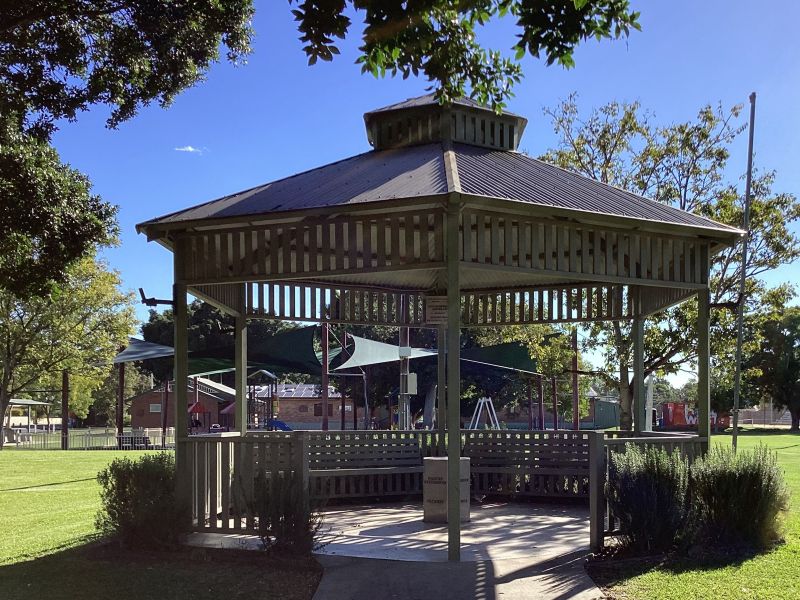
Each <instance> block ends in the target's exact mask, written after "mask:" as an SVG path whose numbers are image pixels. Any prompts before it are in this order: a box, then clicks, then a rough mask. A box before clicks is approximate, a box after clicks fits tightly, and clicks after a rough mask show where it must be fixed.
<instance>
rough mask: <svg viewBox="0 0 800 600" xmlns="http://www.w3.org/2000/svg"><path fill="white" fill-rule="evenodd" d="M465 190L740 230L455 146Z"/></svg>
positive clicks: (550, 169) (539, 165)
mask: <svg viewBox="0 0 800 600" xmlns="http://www.w3.org/2000/svg"><path fill="white" fill-rule="evenodd" d="M454 153H455V155H456V164H457V168H458V175H459V178H460V183H461V191H462V192H463V193H466V194H473V195H477V196H489V197H492V198H503V199H507V200H516V201H519V202H529V203H531V204H538V205H543V206H555V207H559V208H566V209H571V210H580V211H586V212H592V213H603V214H607V215H613V216H619V217H630V218H634V219H643V220H647V221H660V222H664V223H675V224H679V225H691V226H694V227H710V228H714V229H724V230H730V231H736V228H734V227H729V226H727V225H723V224H721V223H717V222H716V221H712V220H711V219H707V218H705V217H701V216H700V215H696V214H694V213H690V212H686V211H684V210H680V209H678V208H675V207H673V206H669V205H667V204H662V203H661V202H656V201H655V200H650V199H649V198H645V197H643V196H639V195H636V194H632V193H630V192H626V191H624V190H622V189H620V188H616V187H614V186H611V185H607V184H604V183H601V182H599V181H595V180H594V179H590V178H589V177H584V176H582V175H579V174H577V173H572V172H570V171H566V170H564V169H561V168H559V167H556V166H553V165H550V164H548V163H545V162H542V161H540V160H537V159H535V158H531V157H530V156H526V155H525V154H521V153H519V152H505V151H498V150H491V149H487V148H479V147H476V146H469V145H467V144H454Z"/></svg>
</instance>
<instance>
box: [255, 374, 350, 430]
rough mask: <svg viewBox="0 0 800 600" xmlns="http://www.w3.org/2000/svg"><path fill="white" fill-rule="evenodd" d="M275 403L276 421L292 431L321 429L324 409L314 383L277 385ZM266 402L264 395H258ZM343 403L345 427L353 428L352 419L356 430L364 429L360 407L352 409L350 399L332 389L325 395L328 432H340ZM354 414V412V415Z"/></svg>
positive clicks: (264, 393) (318, 389)
mask: <svg viewBox="0 0 800 600" xmlns="http://www.w3.org/2000/svg"><path fill="white" fill-rule="evenodd" d="M277 388H278V389H277V395H278V402H277V405H276V407H275V418H276V419H279V420H280V421H283V422H284V423H286V424H287V425H288V426H289V427H291V428H292V429H322V417H323V407H322V398H321V392H320V386H319V385H316V384H313V383H280V384H278V386H277ZM258 397H259V399H261V400H265V401H266V400H267V399H268V396H267V394H266V392H262V393H259V394H258ZM342 402H344V414H345V428H346V429H353V421H354V417H355V419H357V423H358V424H357V426H356V428H357V429H361V428H363V419H364V410H363V407H358V406H355V405H354V403H353V400H352V399H350V398H342V394H341V393H339V392H338V391H336V390H335V389H334V388H330V390H329V392H328V424H329V428H330V429H341V407H342ZM354 411H355V412H354Z"/></svg>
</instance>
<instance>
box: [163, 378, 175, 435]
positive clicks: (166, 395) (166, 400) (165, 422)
mask: <svg viewBox="0 0 800 600" xmlns="http://www.w3.org/2000/svg"><path fill="white" fill-rule="evenodd" d="M168 409H169V376H167V380H166V381H165V382H164V393H163V394H162V396H161V444H162V446H166V445H167V427H169V423H168V419H167V414H168V413H167V411H168ZM176 437H177V432H176Z"/></svg>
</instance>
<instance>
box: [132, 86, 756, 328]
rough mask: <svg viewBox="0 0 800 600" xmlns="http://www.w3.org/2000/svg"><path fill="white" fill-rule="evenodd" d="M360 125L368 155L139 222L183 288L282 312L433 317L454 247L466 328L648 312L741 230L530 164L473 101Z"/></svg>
mask: <svg viewBox="0 0 800 600" xmlns="http://www.w3.org/2000/svg"><path fill="white" fill-rule="evenodd" d="M364 122H365V125H366V130H367V138H368V140H369V143H370V144H371V145H372V147H373V149H372V150H371V151H369V152H365V153H363V154H359V155H357V156H353V157H351V158H347V159H344V160H340V161H338V162H334V163H331V164H329V165H325V166H322V167H318V168H316V169H311V170H309V171H305V172H302V173H298V174H296V175H293V176H291V177H286V178H283V179H278V180H276V181H272V182H269V183H265V184H263V185H260V186H256V187H254V188H251V189H249V190H245V191H242V192H237V193H235V194H231V195H229V196H225V197H223V198H219V199H216V200H212V201H210V202H206V203H204V204H200V205H197V206H194V207H191V208H187V209H184V210H181V211H178V212H174V213H172V214H169V215H166V216H163V217H160V218H157V219H153V220H151V221H147V222H145V223H141V224H140V225H138V226H137V229H138V230H139V231H140V232H144V233H146V234H147V236H148V238H150V239H154V240H158V241H159V243H161V244H163V245H164V246H166V247H168V248H170V249H171V250H173V251H174V252H175V259H176V281H180V282H181V283H183V284H185V285H187V286H188V288H189V289H190V291H191V292H192V294H194V295H195V296H197V297H200V298H202V299H204V300H206V301H208V302H212V303H215V304H216V305H217V306H220V307H222V308H223V309H225V310H228V311H230V312H233V313H236V314H243V315H247V316H248V317H252V318H282V319H286V320H296V321H315V320H325V319H328V320H333V321H340V322H350V323H364V324H372V323H385V324H391V323H397V322H406V323H414V324H419V323H423V322H426V323H428V322H432V321H431V319H433V316H431V319H428V318H427V317H426V316H425V314H424V313H425V311H424V310H423V308H424V307H427V306H428V304H427V303H428V300H427V298H428V297H429V296H436V295H437V294H441V293H442V292H443V290H445V289H446V287H447V278H448V275H447V264H448V263H447V256H446V254H447V252H450V253H453V252H455V251H456V248H457V251H458V257H457V264H458V272H459V284H458V287H459V290H460V293H461V294H462V307H463V317H464V320H463V322H464V324H465V325H494V324H498V323H506V322H523V321H524V322H571V321H573V320H579V321H580V320H583V321H586V320H595V319H597V318H602V319H618V318H633V317H634V316H635V315H647V314H651V313H652V312H654V311H656V310H660V309H663V308H665V307H667V306H670V305H672V304H674V303H676V302H680V301H681V300H683V299H684V298H687V297H689V296H691V295H692V294H693V293H696V290H698V289H705V288H707V286H708V276H709V269H710V264H711V260H712V257H713V255H714V254H715V253H717V252H719V251H720V250H721V249H722V248H724V247H727V246H731V245H732V244H734V243H735V242H736V241H737V240H739V239H741V236H742V234H743V232H742V231H740V230H739V229H736V228H734V227H730V226H728V225H724V224H722V223H717V222H715V221H713V220H710V219H708V218H705V217H703V216H701V215H697V214H693V213H689V212H686V211H682V210H680V209H678V208H675V207H673V206H669V205H666V204H662V203H660V202H656V201H654V200H651V199H648V198H645V197H643V196H640V195H637V194H633V193H630V192H627V191H625V190H622V189H619V188H617V187H614V186H610V185H607V184H604V183H601V182H599V181H595V180H593V179H590V178H587V177H584V176H581V175H579V174H576V173H572V172H569V171H566V170H564V169H561V168H558V167H556V166H553V165H550V164H547V163H545V162H542V161H540V160H537V159H535V158H532V157H530V156H527V155H525V154H523V153H521V152H519V151H517V149H518V148H519V143H520V139H521V137H522V134H523V132H524V130H525V127H526V124H527V121H526V120H525V119H524V118H523V117H520V116H517V115H514V114H511V113H504V114H497V113H495V112H494V111H492V110H489V109H487V108H484V107H481V106H480V105H479V104H477V103H475V102H474V101H471V100H464V99H461V100H456V101H455V102H453V103H452V104H451V105H449V106H442V105H440V104H438V102H436V100H435V99H434V97H433V96H432V95H428V96H423V97H421V98H412V99H409V100H405V101H403V102H400V103H398V104H393V105H390V106H387V107H384V108H382V109H378V110H375V111H371V112H368V113H366V114H365V115H364ZM448 232H449V233H448ZM452 236H457V238H458V241H457V244H455V245H452V246H450V250H448V251H446V248H445V242H446V240H449V239H451V238H452ZM448 243H449V242H448ZM391 294H405V296H403V297H402V298H401V296H400V295H397V296H396V297H393V298H389V295H391ZM498 299H499V300H498ZM498 302H499V304H498ZM323 307H328V310H329V314H327V316H326V315H325V314H324V311H323V310H322V309H323ZM384 309H386V310H384ZM425 310H427V309H425ZM334 313H335V314H334ZM523 313H524V314H523Z"/></svg>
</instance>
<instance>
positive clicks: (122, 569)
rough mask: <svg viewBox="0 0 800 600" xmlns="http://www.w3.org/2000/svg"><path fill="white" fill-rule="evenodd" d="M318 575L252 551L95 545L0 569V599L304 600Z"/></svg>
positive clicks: (308, 564)
mask: <svg viewBox="0 0 800 600" xmlns="http://www.w3.org/2000/svg"><path fill="white" fill-rule="evenodd" d="M320 576H321V569H320V567H319V565H318V564H317V563H316V561H315V560H314V559H305V560H295V561H291V560H287V559H283V560H275V559H268V558H267V557H266V556H265V555H264V554H261V553H258V552H241V551H232V550H224V551H223V550H201V549H188V548H181V549H178V550H175V551H128V550H123V549H121V548H119V546H118V545H116V544H111V543H108V542H103V543H100V542H98V543H92V544H88V545H85V546H79V547H75V548H70V549H68V550H62V551H59V552H56V553H54V554H49V555H46V556H43V557H40V558H36V559H34V560H29V561H25V562H18V563H13V564H9V565H0V582H2V586H0V587H1V588H2V589H1V590H0V597H2V598H3V600H22V599H25V600H30V599H31V598H47V599H48V600H61V599H64V600H67V599H69V600H71V599H73V598H81V599H82V600H95V599H97V600H100V599H102V600H108V599H109V598H113V599H114V600H150V599H152V600H156V599H162V598H163V599H172V598H175V599H178V598H181V599H183V598H193V599H197V600H206V599H207V600H211V599H212V598H213V599H214V600H219V599H220V598H225V599H226V600H228V599H230V598H234V599H239V598H242V599H244V598H247V599H252V598H265V599H266V598H281V599H284V598H285V599H287V600H310V598H311V597H312V596H313V594H314V590H315V589H316V587H317V584H318V583H319V579H320Z"/></svg>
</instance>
